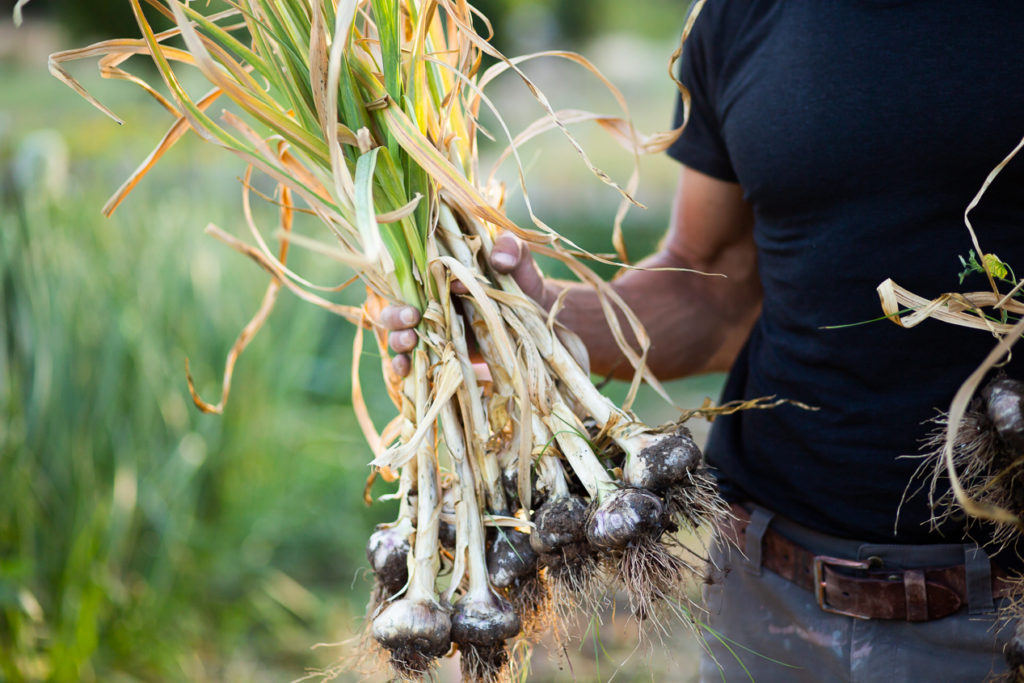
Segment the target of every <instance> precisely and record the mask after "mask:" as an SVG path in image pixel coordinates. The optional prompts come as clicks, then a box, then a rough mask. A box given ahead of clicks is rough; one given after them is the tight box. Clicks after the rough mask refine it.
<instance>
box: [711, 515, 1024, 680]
mask: <svg viewBox="0 0 1024 683" xmlns="http://www.w3.org/2000/svg"><path fill="white" fill-rule="evenodd" d="M769 524H770V525H771V526H772V528H773V529H774V530H775V531H777V532H779V533H781V534H783V535H784V536H786V537H787V538H789V539H790V540H792V541H794V542H796V543H797V544H799V545H801V546H803V547H804V548H807V549H808V550H811V551H813V552H815V553H816V554H822V555H829V556H833V557H840V558H846V559H860V560H864V559H867V558H868V557H871V556H879V557H881V558H883V560H884V561H885V566H887V567H894V568H901V569H905V568H908V569H909V568H915V567H928V566H945V565H954V564H959V563H965V560H966V565H967V572H968V584H971V583H972V579H974V580H973V586H974V588H973V590H972V591H971V594H970V595H969V596H968V599H969V603H970V604H969V605H968V607H966V608H961V610H960V611H959V612H957V613H956V614H953V615H951V616H948V617H945V618H943V619H936V620H934V621H925V622H914V623H911V622H906V621H889V620H864V619H855V618H852V617H845V616H840V615H836V614H830V613H828V612H824V611H822V610H821V609H820V608H819V607H818V604H817V602H816V601H815V597H814V595H813V594H812V593H811V592H810V591H808V590H805V589H803V588H801V587H799V586H797V585H796V584H793V583H790V582H789V581H787V580H786V579H783V578H782V577H781V576H778V575H777V574H774V573H773V572H771V571H770V570H768V569H763V568H762V567H761V566H760V561H759V555H760V553H759V547H760V545H759V544H760V537H761V534H763V529H764V528H766V527H767V525H769ZM744 550H745V552H744V553H741V552H738V551H737V550H736V549H731V550H730V549H729V548H728V547H724V544H723V543H715V544H714V546H713V549H712V562H713V564H714V565H715V567H716V568H715V569H713V570H712V578H711V580H712V583H709V584H708V585H706V586H705V587H704V601H705V606H706V608H707V614H705V615H704V621H705V624H706V626H707V628H706V629H705V630H704V633H705V639H706V644H707V648H706V651H705V653H704V655H703V656H702V659H701V668H700V674H701V681H703V682H705V683H711V682H713V681H727V682H728V683H731V682H732V681H747V680H751V679H753V680H755V681H757V682H758V683H765V682H770V681H786V682H787V683H788V682H790V681H857V682H860V681H865V682H871V683H875V682H877V681H985V680H990V679H992V678H994V677H997V676H999V675H1000V674H1004V673H1005V672H1006V664H1005V663H1004V661H1003V655H1002V650H1003V645H1004V644H1005V643H1006V641H1007V640H1008V639H1009V638H1010V637H1011V636H1012V635H1013V625H1012V624H1007V623H1005V621H1004V620H1001V619H1000V618H999V616H998V615H997V610H998V608H999V607H1000V606H1001V603H1002V602H1003V601H1002V600H996V601H993V599H992V592H991V583H989V581H988V564H989V563H988V556H987V555H985V553H984V551H983V550H979V549H978V548H977V546H975V545H973V544H971V545H964V544H950V545H935V546H901V545H877V544H865V543H859V542H856V541H849V540H846V539H838V538H835V537H832V536H825V535H823V534H818V533H816V532H814V531H811V530H809V529H806V528H805V527H801V526H798V525H796V524H794V523H793V522H790V521H788V520H783V519H780V518H777V517H774V516H772V515H771V514H770V513H767V512H766V511H764V510H759V509H755V511H754V514H753V518H752V521H751V525H750V527H748V529H747V548H746V549H744ZM979 578H980V579H982V580H980V581H979V580H978V579H979ZM986 586H987V588H986Z"/></svg>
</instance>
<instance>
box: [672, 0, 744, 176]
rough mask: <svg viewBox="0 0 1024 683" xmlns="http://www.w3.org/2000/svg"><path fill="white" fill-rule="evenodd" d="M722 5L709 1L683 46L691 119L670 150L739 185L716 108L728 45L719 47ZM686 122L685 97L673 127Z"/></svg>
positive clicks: (679, 102)
mask: <svg viewBox="0 0 1024 683" xmlns="http://www.w3.org/2000/svg"><path fill="white" fill-rule="evenodd" d="M718 5H719V3H714V2H711V1H710V0H709V2H708V3H707V5H706V6H705V8H704V10H703V11H701V13H700V15H698V17H697V19H696V21H695V22H694V25H693V30H692V31H691V32H690V35H689V37H688V38H687V39H686V42H685V43H684V44H683V54H682V57H681V59H680V60H679V80H680V81H682V83H683V85H685V86H686V87H687V89H688V90H689V91H690V119H689V121H688V122H687V124H686V128H684V129H683V132H682V135H680V136H679V138H678V139H677V140H676V141H675V142H674V143H672V146H671V147H669V148H668V155H669V156H670V157H672V158H673V159H675V160H676V161H678V162H680V163H682V164H684V165H686V166H689V167H690V168H692V169H694V170H697V171H700V172H701V173H705V174H707V175H709V176H712V177H714V178H718V179H719V180H725V181H729V182H737V177H736V172H735V170H733V167H732V161H731V160H730V159H729V152H728V150H727V149H726V146H725V141H724V140H723V138H722V130H721V125H720V120H721V119H720V117H719V116H718V109H717V107H716V106H715V104H716V102H715V99H716V97H715V95H716V87H717V86H718V85H719V83H718V68H717V66H716V63H717V62H719V61H720V60H719V57H720V54H721V51H722V49H723V47H724V46H722V45H719V44H716V42H717V41H716V40H715V36H716V35H718V36H721V35H722V33H723V32H722V31H721V30H720V29H721V28H722V27H721V26H716V24H717V23H720V22H721V21H722V20H723V19H724V17H723V13H722V12H720V11H718V9H719V7H718ZM682 122H683V98H682V97H681V96H678V97H677V98H676V110H675V117H674V122H673V127H675V128H678V127H679V126H680V125H681V124H682Z"/></svg>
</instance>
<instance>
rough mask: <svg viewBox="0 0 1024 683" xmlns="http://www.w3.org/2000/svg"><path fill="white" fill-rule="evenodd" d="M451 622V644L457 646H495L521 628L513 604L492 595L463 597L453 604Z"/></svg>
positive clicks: (511, 636) (512, 636)
mask: <svg viewBox="0 0 1024 683" xmlns="http://www.w3.org/2000/svg"><path fill="white" fill-rule="evenodd" d="M451 623H452V627H451V638H452V641H454V642H456V643H458V644H459V645H460V646H466V645H477V646H491V645H496V644H499V643H501V642H503V641H505V640H508V639H509V638H514V637H515V636H516V634H518V633H519V629H520V627H521V624H520V621H519V616H518V615H516V612H515V610H514V609H512V605H511V604H510V603H509V602H508V600H505V599H504V598H502V597H499V596H498V595H495V594H494V593H490V594H489V595H488V596H486V597H477V598H474V597H472V596H471V595H465V596H463V597H462V599H461V600H459V602H458V603H456V605H455V609H454V612H453V614H452V620H451Z"/></svg>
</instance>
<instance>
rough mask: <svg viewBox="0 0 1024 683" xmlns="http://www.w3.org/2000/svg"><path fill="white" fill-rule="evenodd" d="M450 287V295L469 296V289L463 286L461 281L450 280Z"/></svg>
mask: <svg viewBox="0 0 1024 683" xmlns="http://www.w3.org/2000/svg"><path fill="white" fill-rule="evenodd" d="M450 287H451V290H452V294H469V287H467V286H466V285H465V284H463V282H462V280H452V283H451V285H450Z"/></svg>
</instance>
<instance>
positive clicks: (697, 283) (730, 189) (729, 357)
mask: <svg viewBox="0 0 1024 683" xmlns="http://www.w3.org/2000/svg"><path fill="white" fill-rule="evenodd" d="M753 227H754V218H753V212H752V211H751V209H750V207H749V205H747V203H746V202H744V201H743V193H742V190H741V189H740V187H739V185H737V184H735V183H729V182H725V181H722V180H717V179H715V178H712V177H711V176H707V175H704V174H703V173H699V172H697V171H694V170H692V169H689V168H686V167H684V168H683V171H682V173H681V175H680V179H679V186H678V189H677V191H676V197H675V204H674V207H673V212H672V221H671V225H670V227H669V231H668V234H667V235H666V236H665V239H664V240H663V241H662V244H661V247H660V248H659V250H658V252H657V253H655V254H654V255H652V256H650V257H648V258H646V259H644V260H643V261H641V262H640V265H643V266H648V267H670V268H688V269H691V270H697V271H701V272H704V273H716V274H720V275H700V274H697V273H692V272H673V271H655V272H652V271H643V270H630V271H627V272H626V273H625V274H624V275H622V276H621V277H619V278H617V279H616V280H614V281H613V282H612V286H613V287H614V288H615V290H616V291H617V292H618V294H619V295H620V296H621V297H622V298H623V299H624V300H625V301H626V303H627V304H629V306H630V308H632V309H633V311H634V312H635V313H636V314H637V316H638V317H639V318H640V320H641V322H642V323H643V324H644V327H645V328H646V329H647V332H648V334H649V335H650V337H651V350H650V352H649V355H648V365H649V366H650V368H651V370H652V371H653V372H654V374H655V375H656V376H657V377H659V378H661V379H670V378H673V377H682V376H686V375H693V374H698V373H703V372H713V371H716V370H727V369H728V368H729V367H731V366H732V363H733V361H734V360H735V359H736V356H737V354H738V353H739V350H740V348H741V347H742V345H743V343H744V341H745V340H746V338H747V335H748V334H749V332H750V328H751V327H752V326H753V324H754V321H755V320H756V319H757V315H758V313H759V312H760V310H761V284H760V280H759V278H758V272H757V253H756V248H755V245H754V231H753ZM491 264H492V266H494V268H495V269H496V270H499V271H502V272H507V273H511V274H512V275H513V276H514V277H515V279H516V281H517V282H518V283H519V285H520V287H522V289H523V291H524V292H525V293H526V294H527V295H529V296H531V297H533V298H534V299H536V300H537V301H538V302H540V303H541V304H542V305H543V306H544V307H545V308H550V307H551V305H552V304H553V303H554V301H555V300H556V298H557V297H558V295H559V293H560V292H561V291H562V290H563V289H566V288H568V289H569V292H568V294H566V298H565V300H564V301H563V305H562V308H561V310H560V311H559V315H558V319H559V321H560V322H562V323H563V324H564V325H565V326H566V327H568V328H569V329H571V330H573V331H574V332H576V333H577V334H578V335H580V337H581V338H582V339H583V340H584V341H585V343H586V345H587V351H588V352H589V354H590V362H591V369H592V370H593V371H594V372H597V373H599V374H605V375H607V374H612V375H614V376H616V377H619V378H628V377H630V376H631V374H632V371H633V370H632V367H631V366H630V365H629V362H628V361H627V360H626V359H625V357H624V356H623V355H622V353H621V352H620V350H619V348H618V346H617V345H616V344H615V340H614V339H613V337H612V334H611V330H610V329H609V327H608V324H607V322H606V320H605V317H604V312H603V311H602V309H601V305H600V301H599V299H598V297H597V294H596V293H595V292H594V290H593V289H592V288H591V287H589V286H588V285H584V284H580V283H572V282H564V281H559V280H546V279H544V278H543V277H542V275H541V273H540V271H539V270H537V267H536V265H535V264H534V262H533V259H532V258H530V257H529V254H528V252H526V250H525V249H524V247H523V245H522V243H521V242H519V241H518V240H516V239H515V238H514V237H513V236H512V235H510V234H505V235H502V236H501V237H499V238H498V241H497V242H496V244H495V247H494V250H493V252H492V254H491ZM721 275H725V277H722V276H721ZM407 308H408V307H389V308H388V309H386V310H385V311H384V314H383V315H382V322H383V323H384V325H385V326H387V327H388V328H390V329H391V330H395V331H393V332H392V333H391V346H392V348H393V349H394V350H395V351H397V352H399V353H402V352H405V351H408V350H409V349H410V348H411V347H412V346H414V345H415V342H416V335H415V334H414V333H412V331H411V330H409V329H408V328H410V327H413V326H415V324H416V323H418V322H419V315H418V312H417V311H416V310H415V309H408V310H406V309H407ZM402 313H406V318H405V319H402V317H401V316H402ZM623 327H624V328H625V329H627V330H628V328H626V326H625V325H624V326H623ZM627 333H628V331H627ZM404 360H405V358H404V356H398V357H396V365H397V364H398V363H401V362H402V361H404ZM406 365H407V363H404V364H403V365H402V367H401V368H397V367H396V369H398V370H406V372H407V371H408V370H407V368H406V367H405V366H406Z"/></svg>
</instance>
